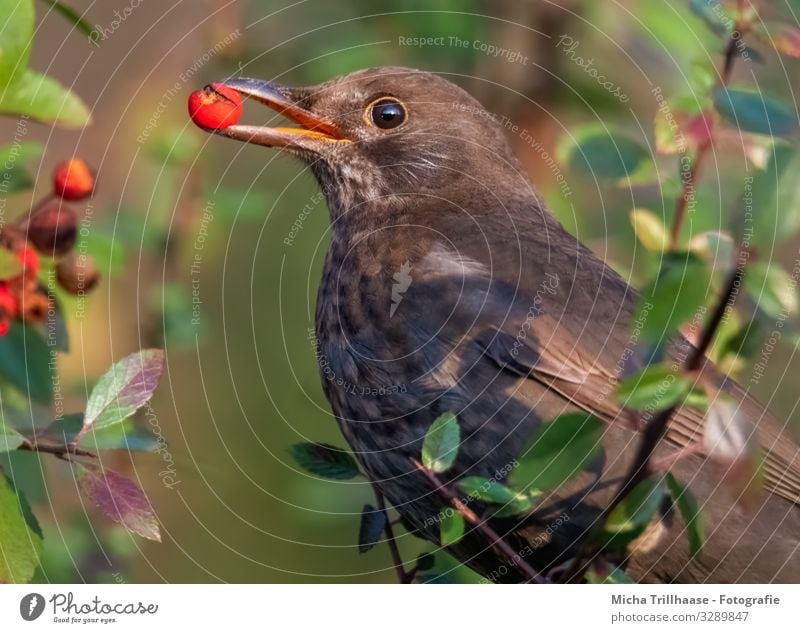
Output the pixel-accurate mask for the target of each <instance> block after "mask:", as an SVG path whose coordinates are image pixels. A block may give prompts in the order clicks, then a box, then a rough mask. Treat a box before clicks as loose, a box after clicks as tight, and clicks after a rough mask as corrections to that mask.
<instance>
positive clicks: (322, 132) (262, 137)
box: [216, 77, 350, 150]
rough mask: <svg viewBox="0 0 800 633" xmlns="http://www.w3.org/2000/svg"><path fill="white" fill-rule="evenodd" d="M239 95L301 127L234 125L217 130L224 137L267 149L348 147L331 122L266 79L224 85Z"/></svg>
mask: <svg viewBox="0 0 800 633" xmlns="http://www.w3.org/2000/svg"><path fill="white" fill-rule="evenodd" d="M221 83H222V84H223V85H225V86H228V87H230V88H233V89H234V90H236V91H237V92H238V93H239V94H241V95H244V96H246V97H250V98H251V99H253V100H255V101H258V102H259V103H263V104H264V105H266V106H269V107H270V108H272V109H273V110H275V111H276V112H278V113H279V114H281V115H282V116H285V117H286V118H287V119H289V120H291V121H293V122H294V123H297V124H298V125H299V126H300V127H262V126H258V125H232V126H230V127H227V128H223V129H220V130H216V133H217V134H219V135H221V136H227V137H228V138H232V139H236V140H237V141H243V142H245V143H254V144H256V145H264V146H265V147H286V148H294V149H310V150H313V149H315V148H316V147H319V144H320V143H342V142H345V143H349V142H350V141H349V139H346V138H345V137H344V135H343V134H342V132H341V131H340V130H339V129H338V128H337V126H336V125H334V124H333V123H332V122H331V121H329V120H328V119H326V118H324V117H322V116H320V115H318V114H315V113H314V112H311V111H309V110H307V109H305V108H303V107H301V106H300V105H299V100H298V99H297V98H296V97H293V92H294V93H297V91H296V90H293V89H292V88H289V87H286V86H281V85H279V84H276V83H273V82H271V81H265V80H263V79H248V78H246V77H238V78H235V79H228V80H227V81H223V82H221Z"/></svg>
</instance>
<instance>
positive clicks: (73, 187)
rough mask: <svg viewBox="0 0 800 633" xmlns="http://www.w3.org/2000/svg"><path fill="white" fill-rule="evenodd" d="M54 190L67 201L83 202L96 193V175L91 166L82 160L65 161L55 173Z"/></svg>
mask: <svg viewBox="0 0 800 633" xmlns="http://www.w3.org/2000/svg"><path fill="white" fill-rule="evenodd" d="M53 180H54V183H53V189H54V192H55V194H56V195H57V196H59V197H60V198H64V199H65V200H83V199H84V198H88V197H89V196H90V195H92V191H94V174H93V173H92V170H91V169H89V165H87V164H86V162H85V161H84V160H82V159H80V158H73V159H71V160H65V161H64V162H63V163H60V164H59V165H58V166H57V167H56V169H55V172H54V176H53Z"/></svg>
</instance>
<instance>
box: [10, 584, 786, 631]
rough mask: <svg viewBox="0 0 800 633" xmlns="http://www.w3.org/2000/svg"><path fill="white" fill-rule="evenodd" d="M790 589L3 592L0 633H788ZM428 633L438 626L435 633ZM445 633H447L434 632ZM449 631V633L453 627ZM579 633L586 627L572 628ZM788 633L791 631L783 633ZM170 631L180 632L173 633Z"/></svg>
mask: <svg viewBox="0 0 800 633" xmlns="http://www.w3.org/2000/svg"><path fill="white" fill-rule="evenodd" d="M799 616H800V585H698V586H690V585H578V586H575V585H573V586H563V585H515V586H508V585H506V586H499V585H404V586H403V585H6V586H3V587H0V630H2V631H13V632H15V633H16V632H17V631H20V632H24V631H32V632H33V631H53V630H55V631H77V630H103V631H115V632H116V631H119V632H122V631H135V632H136V633H142V632H143V631H168V630H170V629H169V628H168V627H173V626H174V627H185V626H187V625H197V626H199V627H202V628H201V629H200V630H202V631H208V630H215V629H217V630H219V629H221V627H226V629H223V630H228V631H237V632H238V631H242V632H245V631H252V630H258V631H271V630H276V631H293V630H298V631H302V632H303V633H310V632H313V631H315V630H319V631H325V633H338V632H339V631H341V632H343V633H344V632H346V633H354V632H355V633H358V632H360V631H365V632H369V633H375V632H376V631H378V632H379V633H395V632H397V633H401V632H402V633H408V632H409V631H410V630H414V629H413V628H411V627H420V628H421V629H422V630H442V631H445V630H446V631H458V630H461V631H487V632H489V633H492V632H494V631H512V630H521V631H534V632H535V631H554V630H562V629H563V627H565V626H566V627H567V630H570V631H575V630H587V631H593V632H596V631H641V630H645V631H648V630H654V631H658V630H667V629H671V630H675V627H676V626H680V627H681V629H680V630H681V631H684V630H698V631H700V630H702V631H723V630H724V631H728V632H730V631H754V630H760V631H764V630H767V629H768V628H769V627H774V628H772V629H771V630H779V629H778V627H780V630H794V629H795V627H796V626H797V623H798V621H799V620H800V617H799ZM438 627H442V628H441V629H439V628H438ZM444 627H447V628H444ZM456 627H458V628H456ZM581 627H586V629H582V628H581ZM787 627H789V628H788V629H787ZM175 630H179V629H175Z"/></svg>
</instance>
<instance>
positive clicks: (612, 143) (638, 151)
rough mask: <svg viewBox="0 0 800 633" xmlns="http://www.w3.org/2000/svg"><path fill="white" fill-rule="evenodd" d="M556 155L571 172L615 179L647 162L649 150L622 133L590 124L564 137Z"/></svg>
mask: <svg viewBox="0 0 800 633" xmlns="http://www.w3.org/2000/svg"><path fill="white" fill-rule="evenodd" d="M559 156H560V158H561V160H562V162H564V163H565V164H566V165H567V166H568V167H569V169H570V170H572V171H573V172H575V173H578V174H583V175H586V176H589V177H592V178H597V179H598V180H601V181H617V180H621V179H622V178H625V177H627V176H631V175H632V174H633V173H634V172H635V171H637V170H638V169H639V168H640V167H642V166H643V165H644V164H645V163H647V162H649V157H650V154H649V152H648V151H647V149H646V148H645V147H643V146H642V145H640V144H639V143H637V142H635V141H633V140H631V139H629V138H627V137H625V136H620V135H618V134H614V133H610V132H608V131H606V130H603V129H595V128H593V127H591V128H588V129H587V130H582V131H579V132H578V133H576V138H575V139H568V140H567V141H565V144H564V145H562V147H561V148H560V149H559Z"/></svg>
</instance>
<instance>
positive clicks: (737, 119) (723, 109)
mask: <svg viewBox="0 0 800 633" xmlns="http://www.w3.org/2000/svg"><path fill="white" fill-rule="evenodd" d="M713 97H714V107H715V108H716V109H717V112H719V113H720V114H721V115H722V117H723V118H725V119H726V120H728V121H729V122H730V123H733V124H734V125H736V126H737V127H738V128H739V129H741V130H743V131H745V132H753V133H754V134H767V135H771V136H788V135H790V134H791V133H792V132H794V130H795V129H796V127H797V121H796V120H795V118H794V116H793V115H792V112H791V111H790V110H789V109H788V108H787V107H786V106H785V105H783V104H782V103H780V102H779V101H777V100H776V99H774V98H772V97H769V96H767V95H765V94H763V93H759V92H746V91H744V90H733V89H731V88H724V87H718V88H716V89H715V90H714V94H713Z"/></svg>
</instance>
